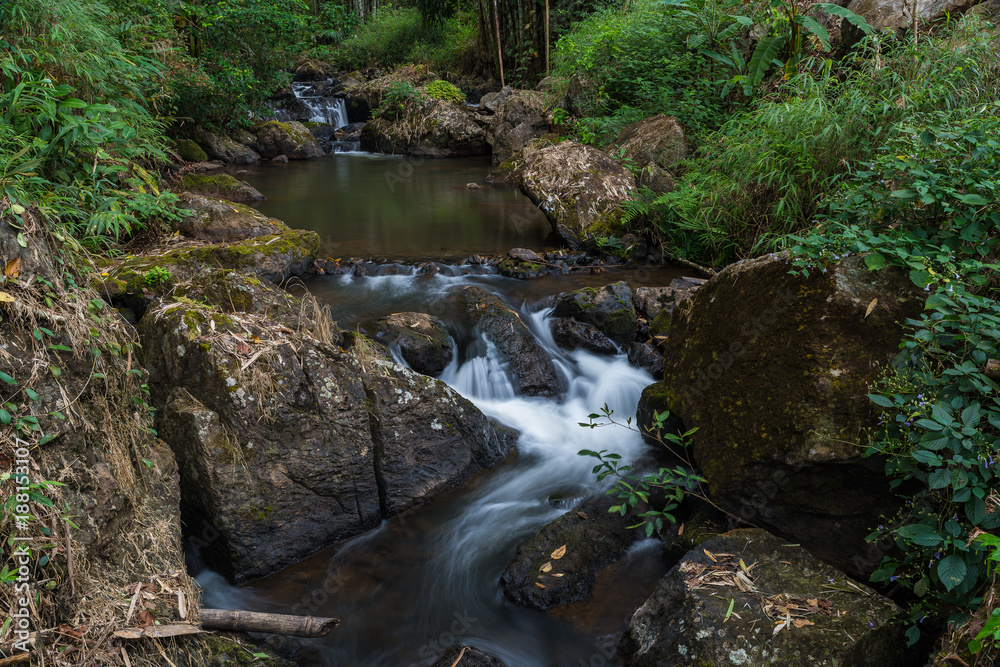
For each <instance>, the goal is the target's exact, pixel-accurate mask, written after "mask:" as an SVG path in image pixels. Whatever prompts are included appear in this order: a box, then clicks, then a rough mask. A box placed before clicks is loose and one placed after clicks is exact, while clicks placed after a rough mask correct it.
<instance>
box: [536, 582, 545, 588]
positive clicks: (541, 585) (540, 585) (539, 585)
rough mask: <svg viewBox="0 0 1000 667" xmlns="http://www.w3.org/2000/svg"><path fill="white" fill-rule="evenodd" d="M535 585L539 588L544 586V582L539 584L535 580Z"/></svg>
mask: <svg viewBox="0 0 1000 667" xmlns="http://www.w3.org/2000/svg"><path fill="white" fill-rule="evenodd" d="M535 585H536V586H538V587H539V588H545V584H540V583H538V582H537V581H536V582H535Z"/></svg>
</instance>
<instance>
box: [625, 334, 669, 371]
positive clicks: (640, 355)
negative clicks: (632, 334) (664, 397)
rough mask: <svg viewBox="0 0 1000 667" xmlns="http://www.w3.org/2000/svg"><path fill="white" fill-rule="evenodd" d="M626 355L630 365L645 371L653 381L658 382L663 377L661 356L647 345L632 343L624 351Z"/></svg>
mask: <svg viewBox="0 0 1000 667" xmlns="http://www.w3.org/2000/svg"><path fill="white" fill-rule="evenodd" d="M626 354H628V362H629V363H630V364H632V365H633V366H635V367H636V368H641V369H642V370H644V371H646V372H647V373H649V374H650V375H652V376H653V379H655V380H659V379H660V378H662V377H663V355H661V354H660V353H659V352H657V351H656V348H655V347H653V346H652V345H650V344H649V343H639V342H635V343H632V344H631V345H629V346H628V348H627V349H626Z"/></svg>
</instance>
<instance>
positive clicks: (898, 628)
mask: <svg viewBox="0 0 1000 667" xmlns="http://www.w3.org/2000/svg"><path fill="white" fill-rule="evenodd" d="M899 611H900V610H899V608H898V607H896V605H895V604H893V603H892V602H891V601H889V600H887V599H885V598H883V597H881V596H880V595H879V594H878V593H876V592H875V591H873V590H871V589H870V588H868V587H867V586H863V585H861V584H857V583H855V582H853V581H851V580H850V579H848V578H847V577H846V576H844V574H842V573H841V572H838V571H837V570H835V569H833V568H832V567H830V566H828V565H825V564H823V563H821V562H819V561H818V560H816V559H815V558H814V557H813V556H811V555H809V553H808V552H806V551H805V550H804V549H802V548H800V547H797V546H791V545H787V544H785V543H784V540H782V539H779V538H777V537H775V536H773V535H770V534H768V533H766V532H764V531H762V530H758V529H753V530H734V531H730V532H728V533H725V534H723V535H718V536H716V537H713V538H711V539H709V540H708V541H706V542H703V543H702V544H700V545H699V546H698V547H697V548H695V549H692V550H691V551H689V552H688V553H687V555H686V556H684V558H683V559H682V560H681V562H680V563H679V564H678V565H677V566H676V567H674V568H673V569H672V570H671V571H670V572H669V573H667V575H666V576H665V577H664V578H663V580H662V581H661V582H660V585H659V586H658V587H657V589H656V591H655V592H654V593H653V595H651V596H650V597H649V599H648V600H646V602H645V604H643V605H642V607H640V608H639V609H638V611H636V612H635V614H634V615H633V616H632V620H631V622H630V623H629V627H628V630H627V631H626V633H625V637H624V638H623V640H622V646H621V648H622V653H623V655H624V656H625V664H626V665H627V666H628V667H672V666H674V665H676V666H677V667H680V666H681V665H684V666H687V665H746V666H748V667H749V666H751V665H765V664H766V665H780V666H786V667H800V666H801V665H817V666H818V665H826V666H828V667H896V666H901V665H903V664H904V660H903V652H904V640H903V627H902V624H901V623H900V622H898V621H899V620H900V619H898V618H897V616H898V614H899Z"/></svg>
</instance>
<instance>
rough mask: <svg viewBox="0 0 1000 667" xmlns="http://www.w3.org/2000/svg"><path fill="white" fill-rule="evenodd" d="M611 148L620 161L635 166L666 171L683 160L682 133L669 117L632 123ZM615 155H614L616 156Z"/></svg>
mask: <svg viewBox="0 0 1000 667" xmlns="http://www.w3.org/2000/svg"><path fill="white" fill-rule="evenodd" d="M611 146H612V147H613V148H615V149H617V151H618V152H620V154H621V157H622V159H624V160H630V161H632V162H633V163H635V164H636V165H638V166H641V167H645V166H647V165H651V164H652V165H656V166H658V167H660V168H661V169H669V168H670V167H672V166H673V165H674V164H676V163H677V162H680V161H681V160H683V159H684V158H686V157H687V150H688V142H687V137H685V136H684V130H683V129H682V128H681V125H680V123H678V122H677V119H676V118H674V117H673V116H667V115H664V114H659V115H656V116H651V117H650V118H645V119H643V120H640V121H637V122H635V123H632V124H631V125H629V126H627V127H626V128H625V129H623V130H622V131H621V132H620V133H619V134H618V136H617V137H616V138H615V140H614V141H613V142H611ZM616 154H618V153H616Z"/></svg>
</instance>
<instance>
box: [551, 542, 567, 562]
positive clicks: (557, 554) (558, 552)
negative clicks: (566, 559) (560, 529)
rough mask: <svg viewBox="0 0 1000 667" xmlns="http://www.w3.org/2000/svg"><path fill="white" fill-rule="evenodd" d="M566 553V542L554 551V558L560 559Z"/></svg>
mask: <svg viewBox="0 0 1000 667" xmlns="http://www.w3.org/2000/svg"><path fill="white" fill-rule="evenodd" d="M565 555H566V545H565V544H564V545H562V546H561V547H559V548H558V549H556V550H555V551H553V552H552V558H554V559H556V560H559V559H560V558H562V557H563V556H565Z"/></svg>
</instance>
